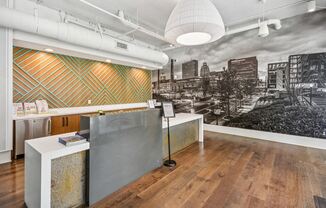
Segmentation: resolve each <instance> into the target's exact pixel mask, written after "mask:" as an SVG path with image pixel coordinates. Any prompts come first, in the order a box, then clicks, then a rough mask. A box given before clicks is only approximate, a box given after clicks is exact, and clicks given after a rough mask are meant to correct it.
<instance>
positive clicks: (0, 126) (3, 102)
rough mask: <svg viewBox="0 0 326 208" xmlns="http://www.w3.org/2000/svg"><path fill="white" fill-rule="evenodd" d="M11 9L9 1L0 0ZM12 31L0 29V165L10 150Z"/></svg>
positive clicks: (7, 157)
mask: <svg viewBox="0 0 326 208" xmlns="http://www.w3.org/2000/svg"><path fill="white" fill-rule="evenodd" d="M0 5H1V6H8V7H12V1H11V0H0ZM12 50H13V45H12V30H8V29H4V28H0V54H1V55H0V163H4V162H9V161H10V154H11V150H12V63H13V60H12V56H13V52H12Z"/></svg>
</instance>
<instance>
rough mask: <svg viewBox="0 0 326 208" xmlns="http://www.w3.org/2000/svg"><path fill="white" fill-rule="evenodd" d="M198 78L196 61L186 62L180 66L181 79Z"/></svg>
mask: <svg viewBox="0 0 326 208" xmlns="http://www.w3.org/2000/svg"><path fill="white" fill-rule="evenodd" d="M197 76H198V60H192V61H188V62H186V63H183V64H182V79H189V78H194V77H197Z"/></svg>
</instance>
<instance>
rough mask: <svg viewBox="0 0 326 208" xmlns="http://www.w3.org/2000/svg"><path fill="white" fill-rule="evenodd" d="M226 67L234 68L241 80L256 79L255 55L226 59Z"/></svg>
mask: <svg viewBox="0 0 326 208" xmlns="http://www.w3.org/2000/svg"><path fill="white" fill-rule="evenodd" d="M228 69H229V70H234V71H235V72H236V74H237V76H238V77H239V79H243V80H248V79H251V80H257V79H258V60H257V57H249V58H241V59H230V60H229V61H228Z"/></svg>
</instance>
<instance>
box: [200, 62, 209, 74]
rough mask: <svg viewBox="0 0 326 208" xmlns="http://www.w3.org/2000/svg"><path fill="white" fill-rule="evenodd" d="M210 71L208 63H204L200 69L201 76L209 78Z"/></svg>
mask: <svg viewBox="0 0 326 208" xmlns="http://www.w3.org/2000/svg"><path fill="white" fill-rule="evenodd" d="M209 75H210V71H209V67H208V65H207V63H206V62H204V63H203V66H202V67H201V68H200V76H201V77H209Z"/></svg>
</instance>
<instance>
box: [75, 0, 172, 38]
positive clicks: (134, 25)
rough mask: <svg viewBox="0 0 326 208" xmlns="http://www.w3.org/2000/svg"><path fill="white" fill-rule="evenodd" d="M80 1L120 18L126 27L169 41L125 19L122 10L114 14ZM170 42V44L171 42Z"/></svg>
mask: <svg viewBox="0 0 326 208" xmlns="http://www.w3.org/2000/svg"><path fill="white" fill-rule="evenodd" d="M80 2H82V3H84V4H86V5H88V6H90V7H92V8H94V9H97V10H99V11H101V12H103V13H105V14H107V15H110V16H111V17H114V18H116V19H118V20H120V21H121V22H122V23H123V24H124V25H126V26H128V27H131V28H133V29H135V30H137V31H140V32H142V33H144V34H147V35H149V36H152V37H154V38H156V39H159V40H162V41H164V42H167V43H170V42H169V41H168V40H167V39H166V38H165V37H164V36H162V35H160V34H158V33H155V32H153V31H151V30H148V29H146V28H144V27H142V26H140V25H138V24H135V23H133V22H131V21H130V20H127V19H126V18H125V15H124V13H123V11H122V10H119V11H118V15H116V14H114V13H112V12H109V11H107V10H105V9H102V8H101V7H98V6H96V5H94V4H92V3H90V2H88V1H86V0H80ZM171 44H172V43H171Z"/></svg>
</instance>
